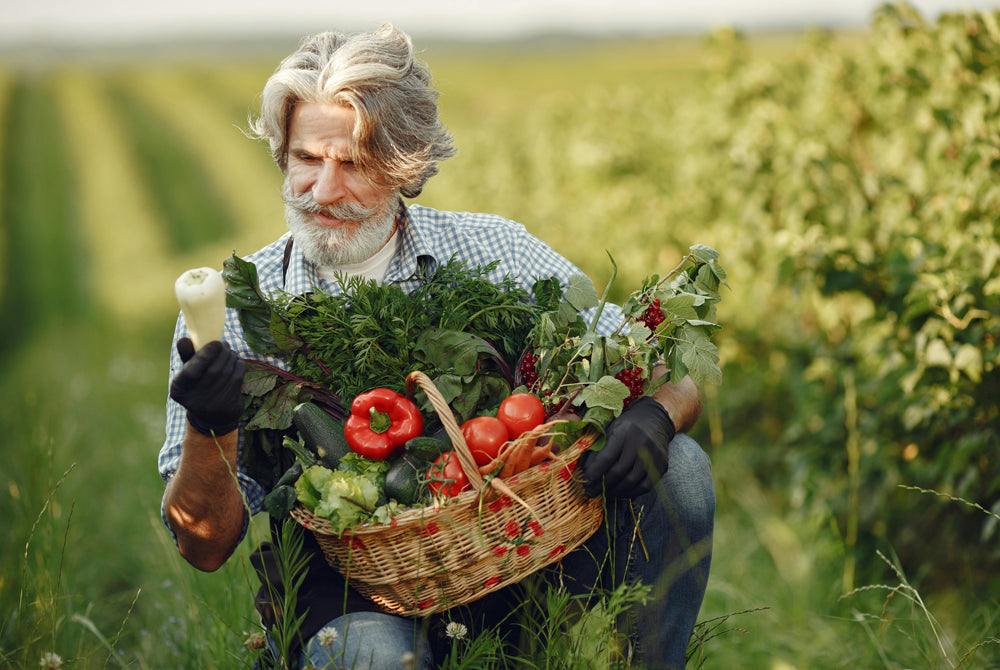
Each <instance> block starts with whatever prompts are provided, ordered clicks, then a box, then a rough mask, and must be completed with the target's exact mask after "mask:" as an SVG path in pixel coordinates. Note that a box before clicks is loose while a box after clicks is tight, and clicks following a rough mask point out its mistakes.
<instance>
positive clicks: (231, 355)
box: [160, 26, 715, 668]
mask: <svg viewBox="0 0 1000 670" xmlns="http://www.w3.org/2000/svg"><path fill="white" fill-rule="evenodd" d="M253 131H254V132H255V133H256V134H257V135H258V136H259V137H260V138H262V139H265V140H266V141H267V142H268V143H269V145H270V149H271V152H272V155H273V157H274V160H275V162H276V163H277V165H278V167H279V168H280V169H281V170H282V172H283V173H284V175H285V182H284V188H283V197H284V200H285V211H286V218H287V223H288V228H289V232H287V233H285V234H284V235H282V236H281V237H280V238H279V239H278V240H276V241H275V242H274V243H272V244H271V245H269V246H267V247H265V248H264V249H261V250H260V251H258V252H256V253H255V254H253V255H251V256H249V260H251V261H253V262H254V263H255V264H256V266H257V270H258V273H259V280H260V285H261V288H262V289H263V290H265V291H271V290H275V289H279V288H281V289H284V290H286V291H288V292H291V293H301V292H305V291H309V290H313V288H314V287H319V288H321V289H324V290H327V291H331V292H336V291H338V290H340V289H339V284H338V283H337V282H336V281H335V277H336V275H337V274H338V273H341V274H346V275H348V276H351V275H362V276H364V277H367V278H370V279H374V280H376V281H379V282H384V283H387V284H396V285H399V286H400V287H402V288H403V289H404V290H412V289H413V288H414V286H415V283H416V282H417V281H418V279H415V277H417V276H420V275H419V273H417V270H418V268H421V269H426V268H433V267H436V266H437V264H440V263H442V262H445V261H447V260H448V259H449V258H451V257H452V256H457V257H458V258H460V259H462V260H464V261H465V262H466V263H467V264H469V265H480V266H485V265H486V264H488V263H491V262H494V261H499V263H498V264H497V266H496V268H495V270H494V271H493V274H492V275H490V278H491V279H495V280H496V281H500V280H501V279H502V278H503V277H504V276H505V275H509V276H511V277H513V278H515V279H516V280H517V281H518V282H520V284H521V285H522V286H524V287H525V288H530V287H531V286H532V284H533V283H534V281H535V280H536V279H537V278H540V277H551V276H556V277H558V278H559V279H560V280H562V281H563V282H567V281H568V279H569V277H570V276H572V275H574V274H581V273H580V271H579V270H578V269H577V268H576V267H574V266H573V264H572V263H570V262H569V261H568V260H566V259H565V258H563V257H562V256H560V255H559V254H557V253H556V252H555V251H553V250H552V249H551V248H550V247H549V246H548V245H546V244H545V243H544V242H542V241H540V240H539V239H538V238H536V237H534V236H533V235H531V234H530V233H528V232H527V231H526V229H525V228H524V226H522V225H520V224H517V223H514V222H512V221H508V220H506V219H503V218H500V217H497V216H492V215H486V214H468V213H454V212H443V211H437V210H432V209H428V208H425V207H421V206H418V205H412V204H411V205H407V204H405V203H404V201H403V198H404V197H405V198H414V197H416V196H417V195H419V194H420V192H421V190H422V188H423V186H424V184H425V183H426V182H427V180H428V179H429V178H430V177H432V176H433V175H435V174H436V173H437V171H438V163H439V162H440V161H442V160H444V159H446V158H448V157H450V156H452V155H453V154H454V149H453V145H452V138H451V136H450V135H449V134H448V133H447V131H446V130H445V129H444V128H443V126H442V125H441V123H440V121H439V120H438V112H437V104H436V92H435V91H434V90H433V89H432V88H431V86H430V75H429V73H428V71H427V69H426V68H425V67H424V66H423V65H422V64H420V63H418V62H417V61H415V60H414V55H413V47H412V44H411V42H410V39H409V37H407V36H406V35H405V34H403V33H401V32H399V31H397V30H396V29H394V28H392V27H391V26H384V27H382V28H381V29H379V30H378V31H376V32H374V33H365V34H357V35H343V34H337V33H323V34H319V35H316V36H314V37H311V38H308V39H306V40H305V41H303V43H302V44H301V46H300V48H299V49H298V50H297V51H296V52H294V53H293V54H291V55H290V56H289V57H287V58H286V59H285V60H284V61H283V62H282V63H281V64H280V66H279V67H278V69H277V70H276V71H275V72H274V74H273V75H272V76H271V78H270V79H269V80H268V82H267V84H266V86H265V88H264V92H263V101H262V105H261V114H260V116H259V117H258V118H257V119H256V120H255V122H254V123H253ZM621 318H622V316H621V311H620V310H618V309H616V308H609V309H606V310H605V311H604V313H603V314H602V320H601V324H600V329H601V330H602V331H604V332H610V331H611V330H613V329H614V328H615V327H616V326H617V325H618V323H619V322H620V319H621ZM249 358H255V359H261V358H263V357H261V356H260V355H258V354H256V353H255V352H253V351H252V350H251V349H250V348H249V347H248V346H247V344H246V341H245V339H244V336H243V332H242V329H241V327H240V325H239V322H238V318H237V316H236V314H235V313H234V312H233V310H229V314H228V315H227V324H226V330H225V334H224V336H223V339H222V341H217V342H212V343H209V344H208V345H206V346H205V347H203V348H202V349H200V350H199V351H198V352H197V353H195V352H194V351H193V347H192V345H191V342H190V340H189V339H188V338H187V328H186V325H185V323H184V321H183V317H181V318H179V320H178V324H177V329H176V331H175V334H174V347H173V348H172V351H171V385H170V400H169V401H168V407H167V435H166V441H165V443H164V445H163V448H162V450H161V452H160V473H161V475H162V476H163V478H164V479H165V481H166V482H167V484H166V488H165V491H164V496H163V503H162V511H163V517H164V521H165V523H166V524H167V526H168V528H169V529H170V531H171V532H172V533H173V535H174V538H175V541H176V543H177V547H178V550H179V551H180V553H181V555H182V556H183V557H184V558H185V559H186V560H187V561H188V562H190V563H191V564H192V565H193V566H195V567H197V568H198V569H201V570H206V571H211V570H215V569H217V568H219V567H220V566H221V565H222V564H223V563H225V561H226V560H227V559H228V558H229V557H230V555H232V553H233V551H234V550H235V548H236V547H237V545H238V544H239V543H240V541H241V540H242V539H243V537H244V535H245V533H246V529H247V527H248V522H249V517H250V515H252V514H256V513H257V512H258V511H260V510H261V508H262V499H263V496H264V495H265V494H266V492H267V490H268V488H269V487H270V486H271V485H273V483H274V482H269V481H257V480H255V479H253V478H252V477H251V476H249V475H248V474H247V472H248V471H247V468H246V466H245V463H244V453H243V452H244V447H245V446H246V439H245V438H246V436H245V435H244V432H243V431H242V429H241V428H240V425H239V419H240V415H241V412H242V408H243V401H242V397H241V394H240V387H241V382H242V378H243V374H244V370H245V364H244V363H243V360H242V359H249ZM267 360H268V362H271V363H273V364H277V365H281V364H282V361H280V360H277V359H267ZM699 412H700V401H699V396H698V391H697V389H696V388H695V387H694V385H693V384H692V383H691V381H690V380H689V379H684V380H682V381H681V382H679V383H677V384H667V385H665V386H664V387H663V388H662V389H661V390H660V391H659V392H658V393H657V395H656V397H655V399H653V398H645V399H642V400H640V401H637V402H635V403H633V404H632V405H630V406H629V408H628V409H627V410H626V411H624V412H623V413H622V415H621V416H620V417H619V418H617V419H616V420H615V421H613V422H612V423H611V425H610V426H609V428H608V431H607V442H606V444H605V446H604V448H603V449H602V450H601V451H600V452H596V453H589V454H587V455H586V456H585V458H584V460H583V461H582V466H581V470H582V473H583V477H584V481H585V484H586V490H587V494H588V495H590V496H597V495H604V496H605V497H606V509H607V514H606V521H605V523H606V528H605V529H602V530H599V531H598V532H597V533H596V534H595V535H594V536H593V537H592V538H591V539H590V540H589V541H588V542H587V543H586V544H585V545H584V546H583V547H581V548H580V549H578V550H577V551H575V552H573V553H571V554H570V555H568V556H567V557H565V558H564V559H563V560H562V561H561V563H560V565H559V566H558V571H559V576H560V581H561V583H562V584H563V585H565V586H566V588H569V589H570V590H571V591H573V592H574V593H587V592H591V591H593V590H595V589H602V588H608V587H611V586H612V585H614V584H618V583H622V582H636V581H640V580H641V581H642V582H643V583H647V584H651V585H653V586H654V597H653V598H652V601H651V602H650V603H649V604H648V605H646V606H644V607H642V608H638V609H635V610H634V611H632V613H631V620H630V621H629V622H628V623H629V628H630V633H631V634H632V642H633V644H634V649H635V652H636V654H637V655H638V657H639V658H640V659H641V660H642V662H643V663H644V664H645V667H647V668H660V667H681V666H683V665H684V662H685V651H686V647H687V643H688V640H689V638H690V636H691V633H692V630H693V627H694V624H695V621H696V617H697V614H698V610H699V608H700V606H701V600H702V597H703V595H704V590H705V585H706V581H707V578H708V570H709V564H710V557H711V537H712V527H713V517H714V510H715V498H714V489H713V483H712V475H711V468H710V464H709V461H708V457H707V456H706V455H705V453H704V452H703V451H702V450H701V448H700V447H699V446H698V445H697V443H695V442H694V440H692V439H691V438H689V437H688V436H687V435H686V434H685V433H684V431H685V430H687V429H688V428H689V427H690V426H691V425H692V424H693V423H694V421H695V420H696V419H697V417H698V414H699ZM234 473H235V475H234ZM636 524H638V526H639V533H640V534H641V536H642V537H643V538H644V543H643V544H642V545H640V543H638V542H636V541H634V537H635V536H636ZM304 535H305V537H304V539H303V541H304V547H305V549H306V551H308V552H310V561H309V568H308V573H307V576H306V579H305V581H304V582H303V584H302V585H301V586H300V587H299V589H298V593H297V595H298V613H301V614H304V615H305V620H304V622H303V624H302V626H301V627H300V630H299V637H298V638H297V643H296V644H295V645H294V648H293V658H292V659H291V663H292V664H293V667H304V666H305V665H307V663H311V664H312V665H314V666H315V667H317V668H319V667H324V668H325V667H353V668H398V667H400V664H401V659H402V658H403V657H404V656H406V655H408V654H412V658H413V659H414V663H415V667H421V668H432V667H434V662H435V659H434V645H433V644H432V643H431V642H433V640H428V635H427V631H428V630H430V629H432V628H433V625H432V623H429V622H428V621H426V620H417V619H407V618H403V617H399V616H395V615H391V614H387V613H385V612H382V611H380V610H379V608H378V607H377V606H376V605H375V604H374V603H372V602H370V601H368V600H367V599H365V598H363V597H362V596H361V595H360V594H358V593H357V592H355V591H354V590H353V589H352V588H350V587H349V586H348V585H347V584H345V580H344V579H343V578H342V577H341V576H340V575H339V574H337V573H336V572H335V571H334V570H333V569H332V568H329V567H328V566H327V565H326V564H325V562H324V560H323V559H322V556H321V555H320V552H319V550H318V547H317V546H316V544H315V542H314V541H313V540H311V538H310V537H308V534H304ZM254 564H255V567H257V568H258V572H259V573H260V575H261V578H262V581H263V582H264V583H265V584H266V585H267V586H262V588H261V592H260V593H259V594H258V609H259V610H260V612H261V617H262V620H263V621H264V623H265V625H268V626H273V625H274V624H275V622H276V620H277V619H278V617H279V616H280V614H278V615H276V613H275V608H274V607H273V606H272V604H271V603H272V599H273V594H274V589H275V588H277V589H279V590H280V589H281V588H282V585H281V584H280V571H279V570H277V569H276V567H275V561H274V554H273V551H272V550H271V547H270V545H269V543H265V544H264V545H263V546H262V547H261V549H260V550H258V551H257V552H256V553H255V557H254ZM510 588H515V587H510ZM504 597H505V592H504V591H503V590H502V591H500V592H497V593H496V594H493V597H492V599H490V597H487V599H488V601H490V602H492V601H495V600H496V599H497V598H501V599H502V598H504ZM462 609H463V610H464V615H465V616H468V617H469V618H468V620H469V622H470V624H471V625H472V626H473V627H474V631H473V632H474V633H475V632H477V631H478V630H481V626H483V625H487V624H488V623H489V622H491V617H490V614H491V608H490V607H489V606H488V603H482V602H479V603H477V602H474V603H471V604H470V605H469V606H467V607H465V608H462ZM493 611H495V608H494V610H493ZM449 614H450V613H449ZM321 630H322V631H323V632H324V634H323V635H317V633H318V632H319V631H321ZM331 631H336V634H334V633H332V632H331ZM431 637H433V636H431ZM437 660H438V661H440V660H442V659H441V658H438V659H437Z"/></svg>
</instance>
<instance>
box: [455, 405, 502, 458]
mask: <svg viewBox="0 0 1000 670" xmlns="http://www.w3.org/2000/svg"><path fill="white" fill-rule="evenodd" d="M462 436H463V437H464V438H465V443H466V444H468V445H469V451H471V452H472V457H473V458H475V459H476V465H486V464H487V463H489V462H490V461H492V460H493V459H494V458H496V457H497V454H499V453H500V447H502V446H503V444H504V442H506V441H507V426H505V425H504V424H503V422H501V421H500V419H498V418H496V417H495V416H477V417H475V418H474V419H469V420H468V421H466V422H465V423H463V424H462Z"/></svg>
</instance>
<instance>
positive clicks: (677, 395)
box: [653, 366, 701, 433]
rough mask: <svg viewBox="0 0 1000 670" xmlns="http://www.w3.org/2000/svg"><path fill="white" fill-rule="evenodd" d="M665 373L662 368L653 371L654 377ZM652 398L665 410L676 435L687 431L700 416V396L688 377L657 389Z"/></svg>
mask: <svg viewBox="0 0 1000 670" xmlns="http://www.w3.org/2000/svg"><path fill="white" fill-rule="evenodd" d="M665 373H666V369H665V368H664V367H663V366H657V368H656V369H655V370H654V371H653V375H654V376H655V377H659V376H660V375H662V374H665ZM653 397H654V398H656V399H657V400H658V401H659V402H660V404H661V405H663V407H664V408H665V409H666V410H667V414H669V415H670V418H671V420H673V422H674V428H676V429H677V432H678V433H686V432H687V431H689V430H690V429H691V428H692V427H693V426H694V424H695V423H696V422H697V421H698V417H699V416H701V394H700V393H699V392H698V387H697V386H695V383H694V382H693V381H691V378H690V377H687V376H685V377H684V378H683V379H681V380H680V381H679V382H677V383H674V382H672V381H670V382H667V383H666V384H664V385H663V386H661V387H660V388H659V389H657V391H656V393H655V394H653Z"/></svg>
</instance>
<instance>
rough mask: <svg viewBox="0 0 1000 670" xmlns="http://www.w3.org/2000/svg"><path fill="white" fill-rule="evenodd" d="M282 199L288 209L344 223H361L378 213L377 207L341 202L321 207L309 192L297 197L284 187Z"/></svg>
mask: <svg viewBox="0 0 1000 670" xmlns="http://www.w3.org/2000/svg"><path fill="white" fill-rule="evenodd" d="M282 191H283V192H282V194H281V195H282V197H283V198H284V200H285V204H286V205H288V206H289V207H294V208H295V209H298V210H300V211H303V212H309V213H310V214H323V215H324V216H329V217H330V218H333V219H341V220H344V221H362V220H364V219H367V218H369V217H371V216H374V215H375V213H376V212H377V211H378V207H377V206H376V207H365V206H364V205H361V204H358V203H353V202H343V203H338V204H336V205H321V204H319V203H318V202H316V200H315V198H313V194H312V192H311V191H306V192H305V193H300V194H299V195H292V193H291V189H289V188H288V187H287V185H286V186H285V188H283V189H282Z"/></svg>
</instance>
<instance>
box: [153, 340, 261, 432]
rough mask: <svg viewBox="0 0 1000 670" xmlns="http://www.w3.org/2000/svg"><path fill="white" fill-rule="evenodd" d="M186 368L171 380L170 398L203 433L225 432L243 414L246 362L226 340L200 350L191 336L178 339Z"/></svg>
mask: <svg viewBox="0 0 1000 670" xmlns="http://www.w3.org/2000/svg"><path fill="white" fill-rule="evenodd" d="M177 353H178V354H180V357H181V360H182V361H183V362H184V367H182V368H181V371H180V372H179V373H177V376H176V377H174V380H173V381H172V382H171V383H170V397H171V398H173V399H174V400H176V401H177V402H178V403H180V404H181V405H182V406H183V407H184V408H185V409H187V418H188V423H190V424H191V426H192V427H193V428H194V429H195V430H197V431H198V432H199V433H201V434H202V435H209V436H212V435H215V436H220V435H225V434H226V433H229V432H232V431H233V430H235V429H236V427H237V426H238V425H239V421H240V415H242V414H243V396H242V394H241V393H240V388H241V387H242V385H243V376H244V375H245V374H246V363H245V362H244V361H243V359H241V358H240V357H239V356H237V355H236V352H234V351H233V349H232V347H230V346H229V345H228V344H226V343H225V342H220V341H218V340H216V341H213V342H209V343H208V344H206V345H205V346H203V347H202V348H201V349H199V350H198V353H195V351H194V345H193V344H192V343H191V340H190V339H189V338H186V337H183V338H181V339H179V340H178V341H177Z"/></svg>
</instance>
